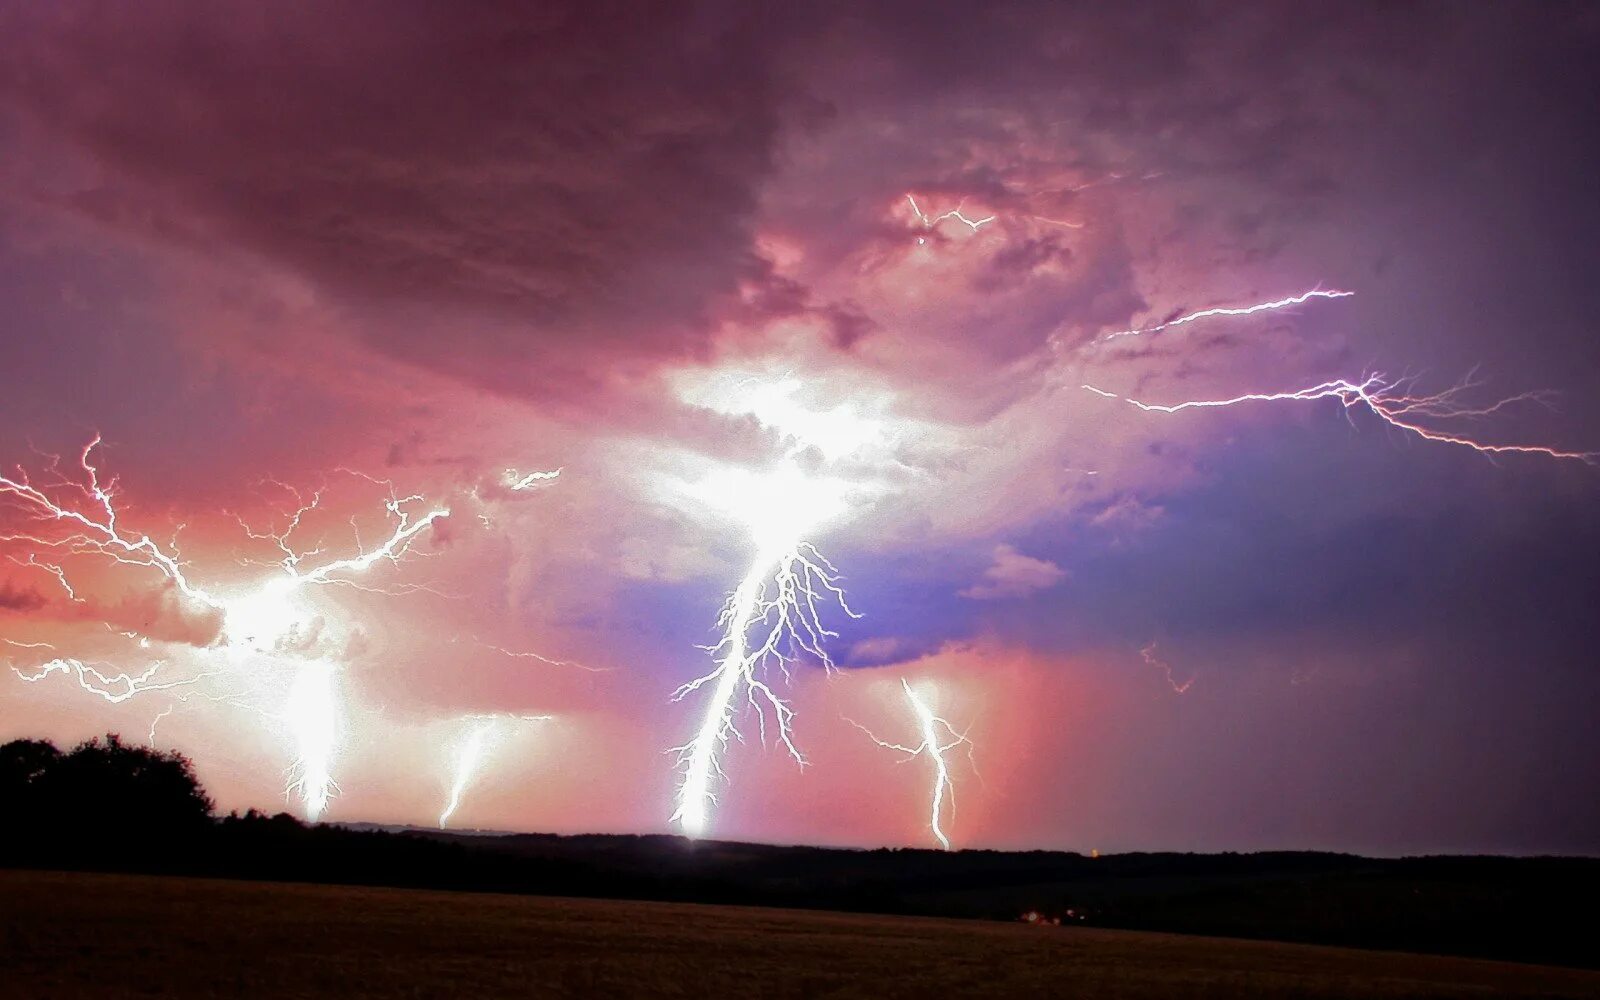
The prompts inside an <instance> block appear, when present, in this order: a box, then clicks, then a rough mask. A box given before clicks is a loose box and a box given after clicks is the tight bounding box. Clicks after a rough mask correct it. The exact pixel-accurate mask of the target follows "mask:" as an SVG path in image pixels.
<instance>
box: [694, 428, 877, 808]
mask: <svg viewBox="0 0 1600 1000" xmlns="http://www.w3.org/2000/svg"><path fill="white" fill-rule="evenodd" d="M706 488H707V490H708V491H709V497H710V498H711V499H713V500H715V502H717V503H718V504H719V505H720V506H722V507H724V509H727V510H730V511H733V512H736V513H738V514H740V515H741V516H742V518H743V519H744V520H745V521H746V522H747V524H749V526H750V528H751V530H752V532H753V534H754V536H755V541H756V557H755V559H754V560H753V561H752V563H751V564H750V569H749V571H748V572H746V573H745V576H744V578H743V579H742V580H740V581H739V585H738V586H737V587H735V588H734V591H733V593H732V594H731V595H730V596H729V597H728V600H727V602H726V603H724V604H723V606H722V613H721V615H720V616H719V617H718V619H717V627H718V629H719V631H720V632H721V636H722V638H721V639H720V640H719V641H718V642H717V643H716V644H715V645H712V646H709V647H707V650H708V651H709V652H710V653H711V655H712V657H713V658H715V660H716V667H715V668H714V669H713V670H712V671H711V672H710V673H708V674H705V675H704V676H701V677H698V678H696V679H695V680H692V681H690V682H689V683H687V684H685V685H683V686H682V687H680V688H679V689H678V690H677V691H676V692H674V694H673V700H674V701H677V700H679V699H682V698H684V697H685V696H687V695H689V694H691V693H693V692H695V691H698V690H700V689H701V688H702V687H709V689H710V694H709V697H708V702H707V705H706V711H705V715H704V717H703V718H702V720H701V722H700V726H699V728H698V729H697V730H696V731H695V735H694V738H693V739H692V740H690V741H689V742H688V743H687V744H685V745H684V746H682V747H679V748H677V752H678V754H679V762H680V764H681V766H682V768H683V781H682V784H681V785H680V786H679V789H678V803H677V809H676V811H675V812H674V813H673V815H672V820H673V821H674V822H677V823H680V824H682V827H683V831H684V832H685V833H687V834H688V835H689V836H691V837H698V836H700V835H701V834H703V833H704V832H705V829H706V824H707V822H708V820H709V818H710V812H711V806H712V805H713V804H714V803H715V802H716V795H715V793H714V792H713V791H712V788H711V782H712V778H713V776H714V775H715V776H721V775H722V768H721V765H720V763H719V762H718V759H717V755H718V752H719V751H720V750H722V749H723V748H725V747H726V746H727V744H728V740H729V738H730V737H738V736H739V731H738V729H737V728H736V726H735V724H734V711H735V706H736V704H737V702H736V696H737V695H738V693H739V691H740V689H741V688H743V690H744V692H745V697H746V701H747V702H748V704H749V705H750V706H751V707H752V708H754V709H755V711H756V717H757V719H758V720H759V724H760V726H761V735H762V738H763V741H764V740H765V738H766V712H767V711H770V712H771V713H772V717H773V724H774V726H775V730H776V735H777V739H778V741H779V742H780V743H782V744H783V746H784V748H785V749H786V750H787V751H788V752H789V754H790V755H791V756H792V757H794V759H795V760H796V761H797V762H799V763H800V764H802V765H803V764H804V763H805V757H804V755H802V754H801V753H800V750H799V748H798V747H796V746H795V744H794V740H793V738H792V734H791V730H790V720H791V719H792V718H793V715H794V711H793V709H791V708H790V707H789V706H788V705H787V704H786V703H785V702H784V701H783V699H781V698H779V697H778V695H777V693H776V692H774V691H773V690H772V688H771V687H770V686H769V685H768V684H767V683H766V682H765V681H764V680H763V679H762V676H761V674H762V669H763V667H764V666H765V665H766V664H767V663H768V661H773V662H776V663H777V664H778V665H779V667H780V668H781V669H783V670H784V671H785V676H787V664H788V662H789V661H790V660H791V659H792V658H794V657H795V656H797V655H802V654H804V655H809V656H812V657H814V658H815V659H817V660H818V661H819V662H821V663H822V664H823V666H824V667H826V668H831V667H832V665H833V662H832V660H830V659H829V658H828V654H827V652H826V650H824V648H823V643H824V641H825V640H827V639H830V638H834V637H835V633H834V632H831V631H829V630H828V629H827V628H826V627H825V626H824V625H823V624H822V621H821V617H820V615H819V608H818V603H819V601H837V602H838V603H839V605H840V606H841V607H842V608H843V609H844V611H845V613H846V614H849V615H851V616H852V617H857V616H856V614H855V612H854V611H852V610H851V609H850V606H849V604H848V603H847V602H846V601H845V596H844V591H843V590H841V589H840V588H839V585H838V583H837V571H836V570H835V569H834V567H833V564H832V563H830V562H828V560H827V559H826V558H824V557H823V556H822V554H821V553H820V552H818V551H817V549H816V548H815V547H814V546H813V545H811V544H810V543H809V542H806V541H804V540H803V535H804V533H805V532H806V531H808V530H810V529H811V528H813V527H815V526H816V525H818V524H820V523H822V522H823V521H824V520H826V519H828V518H829V517H832V516H834V515H835V514H837V513H838V512H839V511H840V510H842V508H843V493H842V489H840V488H839V486H838V484H836V483H834V482H833V481H830V480H817V479H811V478H808V477H806V476H805V475H804V474H803V473H802V472H801V471H800V470H799V468H798V467H797V466H796V465H795V464H794V463H793V462H792V461H789V460H785V461H784V463H783V464H782V465H781V466H780V467H779V469H778V470H777V472H775V473H774V474H772V475H771V476H769V477H766V478H764V479H751V478H748V477H743V478H742V477H738V476H730V477H723V478H720V479H716V480H713V482H711V483H710V484H708V486H707V487H706Z"/></svg>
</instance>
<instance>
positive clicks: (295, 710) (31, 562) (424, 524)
mask: <svg viewBox="0 0 1600 1000" xmlns="http://www.w3.org/2000/svg"><path fill="white" fill-rule="evenodd" d="M101 443H102V439H101V437H100V436H99V435H98V434H97V435H95V436H94V438H93V439H92V440H90V441H89V443H88V444H86V445H85V446H84V447H83V449H82V450H81V451H80V452H79V453H78V457H77V469H76V470H75V475H74V476H73V477H68V476H67V475H65V474H63V473H62V471H61V468H60V466H61V461H60V459H59V458H58V457H55V456H47V459H48V461H47V464H46V467H45V468H46V476H47V478H45V479H44V480H42V481H40V482H35V481H34V479H32V478H30V477H29V475H28V474H27V472H26V471H25V470H23V469H21V468H20V467H19V468H17V469H16V471H15V474H14V475H0V504H3V505H4V506H5V507H7V508H9V509H10V510H11V511H13V512H14V513H16V514H18V515H19V516H20V518H21V519H22V520H23V521H24V522H26V523H30V524H33V525H36V526H37V527H35V528H33V529H28V530H13V531H8V532H5V533H3V534H0V542H4V543H11V544H20V545H24V546H28V547H31V548H37V549H42V550H47V551H56V552H61V553H64V554H65V555H68V556H76V557H98V558H104V559H107V560H109V561H111V562H112V563H114V564H116V565H122V566H131V567H135V568H139V569H144V570H154V571H156V572H157V573H158V574H159V575H160V576H161V577H162V578H163V579H165V580H166V581H168V582H170V584H171V585H172V586H174V587H175V588H176V589H177V590H178V591H179V592H180V593H182V594H183V595H184V596H185V597H187V598H189V599H190V600H192V601H194V602H196V603H197V604H199V605H201V606H203V607H205V608H208V609H210V610H213V611H217V612H220V613H221V614H222V622H223V628H222V635H223V641H222V643H221V644H220V647H219V648H220V650H221V651H223V652H225V653H226V652H241V651H244V650H245V649H254V650H256V651H258V652H271V651H272V650H273V645H274V643H276V642H277V641H279V640H280V639H282V638H283V637H284V636H286V635H288V634H290V633H291V632H292V631H293V630H294V629H295V628H297V626H298V625H299V623H300V622H301V621H302V620H303V619H304V618H305V617H307V615H306V614H305V613H304V611H303V609H301V608H299V607H297V606H296V604H295V600H294V598H295V595H296V594H297V592H299V591H301V590H303V589H305V588H309V587H314V586H329V585H343V586H354V587H357V588H358V589H363V590H366V589H372V588H367V587H364V586H361V585H360V584H357V583H356V582H355V581H354V580H352V579H350V578H351V577H355V576H360V575H362V574H365V573H368V572H369V571H371V570H372V569H373V568H374V567H376V566H378V565H379V564H380V563H383V562H395V563H398V562H399V561H400V559H401V557H402V556H403V555H405V554H406V553H407V552H408V551H409V550H410V548H411V546H412V544H413V543H414V542H415V541H416V539H417V538H418V536H420V535H421V534H422V533H423V532H424V531H426V530H427V529H428V528H430V527H431V526H433V525H434V524H436V523H437V522H438V521H439V520H440V519H442V518H445V517H448V516H449V515H450V509H449V508H448V507H424V509H423V510H422V512H421V513H420V514H419V513H417V511H416V510H415V509H414V508H415V507H417V505H422V504H424V503H425V501H424V498H423V497H421V496H420V495H411V496H404V497H402V496H399V495H398V494H397V493H396V492H395V490H394V487H393V484H391V483H389V482H388V481H387V480H379V479H374V478H373V477H370V476H366V475H364V474H361V473H351V474H352V475H356V476H358V477H360V478H362V479H366V480H367V481H369V482H372V483H376V484H379V485H381V486H383V487H385V488H386V489H387V490H388V492H389V496H388V498H387V499H386V500H385V501H384V503H383V508H384V510H385V512H386V514H387V516H388V518H389V520H390V531H389V533H388V535H387V536H386V537H385V538H384V539H383V540H382V541H381V542H380V543H379V544H378V545H377V546H375V547H372V548H367V547H365V546H364V545H362V543H361V540H360V534H359V531H357V535H356V552H355V554H354V555H348V556H344V557H339V558H335V557H331V556H327V555H326V554H325V553H324V552H323V550H322V548H321V547H320V546H318V547H316V548H313V549H311V550H309V551H303V550H301V549H298V548H296V547H295V546H294V545H293V544H292V541H291V539H292V536H293V535H294V533H295V532H296V531H297V530H298V529H299V528H300V527H301V525H302V524H303V522H304V519H305V518H306V516H307V515H308V514H310V513H311V512H312V511H313V510H316V509H318V508H319V506H320V504H321V502H322V491H321V490H318V491H317V492H315V493H313V494H312V495H311V497H310V499H309V500H307V499H305V497H304V496H302V495H301V494H300V492H299V491H297V490H295V489H294V488H293V487H290V486H287V485H286V484H283V483H275V485H277V486H279V487H282V488H283V489H285V490H287V491H288V492H289V493H290V494H291V495H293V496H294V497H295V498H296V501H297V503H298V506H297V507H296V509H294V510H293V511H292V512H291V513H290V514H289V515H288V519H287V526H286V527H284V528H283V529H282V530H277V531H258V530H255V529H253V528H251V527H250V526H249V525H248V524H246V523H245V522H244V520H243V519H241V518H238V517H237V516H235V520H236V521H237V522H238V523H239V525H240V527H241V528H242V529H243V530H244V532H245V534H246V536H247V537H249V538H251V539H254V540H258V541H265V542H268V543H269V544H271V545H272V546H273V547H274V548H276V549H277V551H278V553H279V559H278V560H277V561H276V563H274V564H269V565H274V566H275V567H276V570H277V575H274V576H270V577H268V578H267V579H265V580H263V581H260V582H258V583H256V584H255V585H254V586H252V587H251V588H249V589H247V590H246V591H244V592H243V593H238V594H232V595H224V594H220V593H214V592H212V591H210V590H207V589H206V588H203V587H201V586H200V585H198V584H197V583H195V582H194V581H193V580H191V579H190V577H189V575H188V570H187V568H186V566H185V564H184V562H183V561H182V559H181V558H180V557H179V555H178V552H177V547H176V539H174V540H173V541H172V542H171V543H169V544H167V545H162V544H161V543H159V542H157V541H156V540H155V539H153V538H151V537H150V536H149V535H148V534H145V533H142V532H138V531H134V530H130V529H128V528H126V527H125V526H124V525H123V523H122V521H121V518H120V511H119V508H118V504H117V495H118V491H117V481H116V479H115V478H114V477H112V478H103V477H102V475H101V472H100V469H99V467H98V465H97V464H96V462H95V461H94V452H95V450H96V449H97V448H98V447H99V446H100V445H101ZM341 471H345V472H350V470H341ZM557 474H558V473H533V474H530V476H525V477H521V478H519V479H518V480H517V483H519V484H521V483H525V484H528V485H531V484H533V483H534V482H537V481H539V480H541V479H552V478H554V477H555V476H556V475H557ZM273 482H275V481H273ZM516 488H518V489H521V488H526V487H525V486H522V485H518V486H516ZM354 523H355V522H354V521H353V520H352V526H353V527H354ZM10 558H11V561H12V562H14V563H18V564H20V565H25V566H30V567H37V568H39V569H42V570H44V571H46V572H49V573H50V574H51V575H53V576H55V577H56V579H57V580H58V581H59V582H60V584H61V586H62V587H63V588H64V589H65V591H66V592H67V595H68V597H69V598H70V599H72V600H74V601H78V600H80V598H79V596H78V593H77V591H76V590H75V589H74V588H73V586H72V584H71V583H70V582H69V579H68V574H67V572H66V570H65V568H64V567H62V566H61V565H60V564H58V563H55V562H45V561H43V560H40V559H38V558H37V556H36V555H35V554H34V553H33V552H30V553H29V554H28V558H27V559H26V560H21V559H17V558H16V557H14V556H13V557H10ZM427 589H428V588H426V587H421V586H416V585H412V586H408V587H406V588H403V589H398V590H395V591H378V592H380V593H410V592H414V591H415V590H427ZM430 592H431V591H430ZM108 627H109V626H108ZM134 637H135V638H139V641H140V646H141V648H145V647H148V645H149V641H148V639H144V638H141V637H138V636H136V635H135V636H134ZM11 644H12V645H21V644H18V643H11ZM164 666H165V664H164V663H163V662H162V661H157V662H155V663H154V664H152V665H151V666H150V667H149V668H147V669H146V670H144V671H143V672H140V673H129V672H122V673H111V672H107V671H103V670H101V669H100V668H99V667H98V666H96V665H94V664H91V663H86V662H84V661H82V660H78V659H73V658H65V657H63V658H57V659H53V660H50V661H48V662H46V663H44V664H41V665H40V666H38V667H37V668H35V670H34V671H33V672H32V673H25V672H24V671H22V670H20V669H18V668H16V667H13V668H12V669H13V671H14V672H16V673H17V675H18V676H19V677H21V678H22V679H23V680H24V681H27V682H29V683H37V682H39V681H42V680H44V679H45V678H47V677H50V676H52V675H55V674H62V675H65V676H68V677H72V678H74V679H75V680H76V682H77V684H78V686H79V687H80V688H82V689H83V690H84V691H87V692H89V693H91V694H93V695H96V696H97V697H100V698H102V699H104V700H106V701H108V702H112V703H114V704H116V703H121V702H124V701H127V700H128V699H130V698H133V697H135V696H137V695H139V694H143V693H146V692H151V691H169V690H172V689H174V688H178V687H186V686H189V685H193V684H197V683H199V682H200V681H202V680H205V679H207V678H210V677H214V676H217V675H218V674H220V673H221V672H222V671H220V670H207V671H203V672H202V673H200V674H198V675H196V676H193V677H188V678H182V679H176V680H169V679H166V678H165V677H164V676H163V675H162V674H161V670H162V669H163V667H164ZM340 715H341V709H340V705H339V701H338V685H337V683H336V678H335V667H334V665H333V664H331V663H327V662H325V661H320V660H319V661H312V662H305V663H302V664H301V666H300V667H299V668H298V669H297V671H296V673H295V676H294V678H293V679H292V681H291V683H290V689H289V694H288V698H287V701H286V703H285V705H284V708H283V713H282V716H281V718H282V719H283V721H284V722H285V723H286V726H287V729H288V731H289V734H290V736H291V740H292V742H293V744H294V747H295V758H294V763H293V764H292V765H291V767H290V769H289V777H288V778H287V782H286V787H285V794H286V795H291V796H292V795H293V794H294V793H295V792H299V793H300V794H301V798H302V802H303V804H304V807H305V811H306V814H307V815H308V816H309V817H310V818H312V819H316V818H318V817H319V816H320V815H321V814H322V812H323V810H324V809H325V808H326V807H327V804H328V800H329V799H330V798H331V797H332V795H333V793H334V791H335V790H336V789H337V787H338V786H337V783H336V782H335V781H334V780H333V777H332V774H331V771H330V768H331V762H332V757H333V754H334V752H335V750H336V749H337V745H338V728H339V718H340Z"/></svg>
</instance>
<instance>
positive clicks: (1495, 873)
mask: <svg viewBox="0 0 1600 1000" xmlns="http://www.w3.org/2000/svg"><path fill="white" fill-rule="evenodd" d="M93 828H95V827H90V829H93ZM74 829H82V828H74ZM75 836H79V835H78V834H76V833H72V832H66V833H62V832H58V834H57V835H56V836H53V837H51V838H49V839H46V840H39V839H37V838H33V839H31V840H30V841H28V842H27V843H21V842H13V843H10V844H9V845H8V844H7V843H5V838H4V837H0V866H7V867H16V868H38V869H86V870H100V871H128V872H147V873H160V874H176V875H193V876H213V877H226V878H244V879H258V880H268V881H293V882H321V883H342V884H352V885H388V886H399V887H410V888H431V889H452V890H472V891H482V892H502V893H516V894H531V895H546V896H570V897H589V898H611V899H650V900H658V901H666V902H694V903H721V904H733V905H754V906H774V907H785V908H792V909H820V910H837V911H851V912H860V913H880V914H901V915H923V916H941V917H965V918H976V919H982V920H996V921H1005V922H1015V921H1017V920H1018V918H1019V917H1020V916H1021V915H1022V914H1024V913H1026V912H1029V911H1034V912H1037V913H1039V914H1041V915H1042V916H1043V917H1044V918H1045V919H1046V920H1047V921H1048V920H1051V919H1059V920H1061V921H1062V922H1064V923H1068V924H1072V925H1074V926H1077V927H1102V928H1111V927H1114V928H1122V929H1130V930H1153V931H1174V932H1182V933H1189V934H1204V935H1212V936H1219V937H1237V938H1259V939H1265V940H1277V941H1298V942H1304V943H1314V944H1326V945H1340V946H1347V947H1358V948H1372V949H1386V950H1396V951H1410V952H1418V953H1429V954H1441V955H1459V956H1465V957H1475V958H1492V959H1503V960H1510V961H1520V962H1531V963H1537V964H1545V965H1568V966H1575V967H1588V968H1600V947H1596V944H1595V942H1596V940H1597V939H1600V933H1597V932H1600V920H1597V918H1596V915H1595V914H1596V910H1595V907H1594V901H1595V900H1596V899H1600V860H1596V859H1583V858H1498V857H1435V858H1402V859H1371V858H1360V857H1355V856H1352V855H1341V854H1319V853H1262V854H1218V855H1196V854H1122V855H1108V856H1104V857H1099V858H1089V857H1085V856H1083V855H1079V854H1068V853H1061V852H1047V851H1031V852H1017V853H1010V852H995V851H960V852H955V853H945V852H940V851H924V850H875V851H861V850H838V849H824V848H811V847H775V846H769V845H759V844H737V843H725V842H717V841H700V842H693V841H687V840H684V839H683V838H679V837H668V836H600V835H595V836H577V837H557V836H552V835H539V834H521V835H504V836H481V835H469V834H459V833H448V834H447V833H439V832H437V831H403V832H402V831H384V830H377V829H352V828H345V827H335V826H318V827H306V826H303V825H301V824H300V823H298V822H296V821H295V820H293V819H292V818H290V817H288V816H278V817H272V818H268V817H262V816H255V815H252V816H250V817H245V818H237V817H230V818H225V819H223V820H221V821H218V822H216V823H212V824H208V825H206V826H204V827H199V828H196V829H195V830H193V831H191V832H190V833H188V834H186V835H184V836H181V837H163V838H152V839H149V840H146V841H145V842H143V843H142V844H138V843H123V844H122V845H120V849H119V850H113V851H108V850H106V849H105V846H104V844H103V843H100V844H91V843H78V842H75V841H74V840H73V839H72V838H73V837H75ZM85 836H86V835H85ZM80 839H81V837H80Z"/></svg>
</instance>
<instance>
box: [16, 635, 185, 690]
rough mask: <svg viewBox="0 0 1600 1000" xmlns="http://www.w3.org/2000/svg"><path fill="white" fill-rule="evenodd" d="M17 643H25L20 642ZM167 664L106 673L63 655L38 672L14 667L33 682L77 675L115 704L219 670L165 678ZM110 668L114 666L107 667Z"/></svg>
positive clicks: (82, 684) (159, 662)
mask: <svg viewBox="0 0 1600 1000" xmlns="http://www.w3.org/2000/svg"><path fill="white" fill-rule="evenodd" d="M15 645H22V644H21V643H17V644H15ZM166 665H167V664H166V661H164V660H157V661H156V662H154V663H152V664H151V665H150V666H149V668H147V669H146V670H145V671H144V672H143V673H139V674H129V673H126V672H124V673H119V674H105V673H102V672H101V671H100V670H99V669H97V668H96V666H95V665H94V664H90V663H85V662H83V661H82V660H76V659H72V658H70V657H62V658H58V659H54V660H50V661H48V662H46V663H41V664H40V665H39V666H38V667H37V668H35V672H34V673H31V674H29V673H24V672H23V671H22V670H21V669H19V668H17V667H12V668H11V670H12V672H13V673H15V674H16V675H17V676H18V677H20V678H21V679H22V680H24V681H26V682H27V683H29V684H37V683H39V682H40V681H42V680H44V679H45V678H46V677H49V676H50V675H51V674H57V673H59V674H65V675H67V676H69V677H73V678H75V679H76V680H77V682H78V686H79V687H81V688H82V689H83V690H85V691H87V692H88V693H90V694H92V695H95V696H97V697H99V698H102V699H104V700H106V701H108V702H110V703H111V704H113V705H120V704H122V703H123V702H125V701H127V700H128V699H129V698H132V697H134V696H135V695H139V694H143V693H145V692H147V691H171V690H173V689H174V688H181V687H189V686H190V685H193V684H198V683H199V682H200V681H203V680H205V679H206V678H207V677H213V676H215V675H216V673H217V672H216V671H210V672H206V673H201V674H197V675H195V676H193V677H185V678H181V679H178V680H164V679H161V678H159V677H157V676H156V675H157V674H159V673H160V671H161V669H162V668H163V667H165V666H166ZM102 666H104V664H102ZM107 669H110V668H109V667H107Z"/></svg>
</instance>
